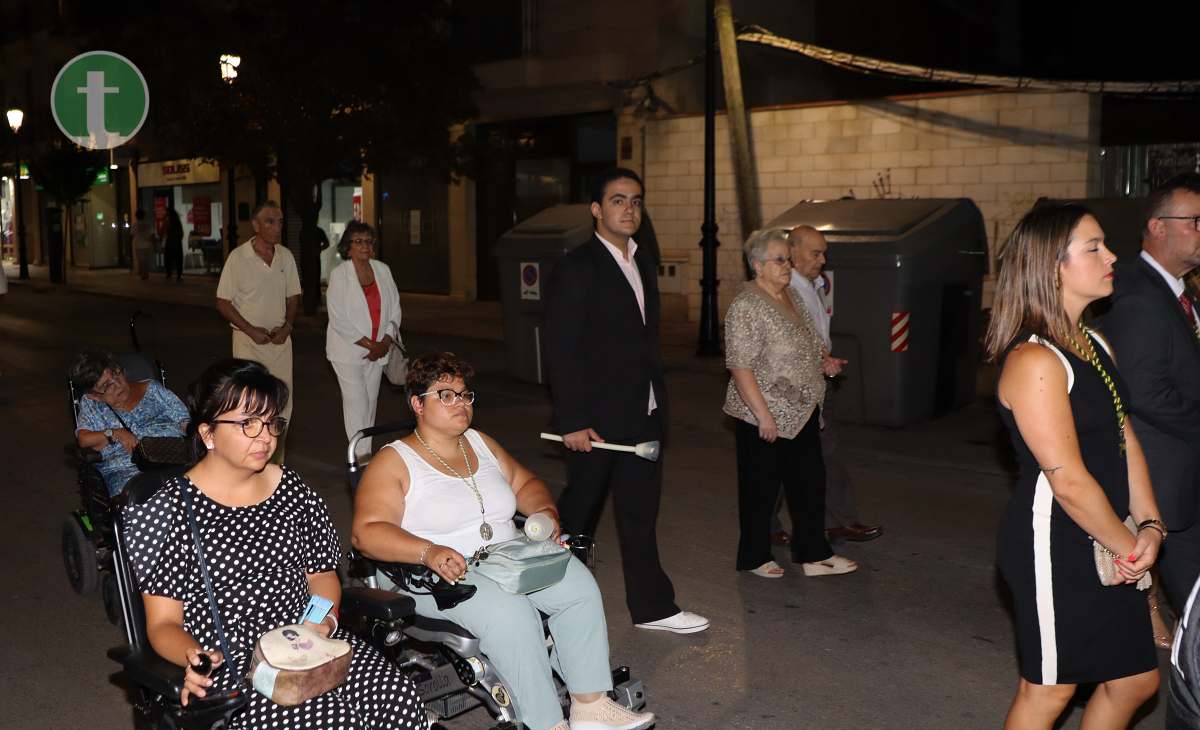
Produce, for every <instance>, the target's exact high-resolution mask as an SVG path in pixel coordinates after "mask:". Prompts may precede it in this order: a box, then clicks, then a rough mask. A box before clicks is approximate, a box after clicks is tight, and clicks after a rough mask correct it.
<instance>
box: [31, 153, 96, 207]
mask: <svg viewBox="0 0 1200 730" xmlns="http://www.w3.org/2000/svg"><path fill="white" fill-rule="evenodd" d="M106 164H107V163H106V161H105V159H104V158H103V157H102V156H101V154H100V153H98V152H94V151H91V150H85V149H84V148H82V147H78V146H76V145H74V144H71V143H70V142H67V141H66V140H61V141H59V140H56V141H55V143H54V144H52V145H50V146H48V147H45V148H43V149H42V150H40V151H39V152H38V153H36V154H35V156H34V157H33V160H32V161H31V162H30V163H29V172H30V175H31V176H32V177H33V179H34V181H35V182H36V183H37V184H38V185H40V186H41V188H42V189H43V190H45V191H46V192H47V193H49V194H50V196H51V197H52V198H54V200H56V201H57V202H58V203H59V204H60V205H72V204H74V203H76V202H78V201H80V200H82V199H83V198H84V196H86V195H87V194H88V192H90V191H91V189H92V183H93V182H95V180H96V173H97V172H99V171H100V170H101V169H102V168H103V167H104V166H105V165H106Z"/></svg>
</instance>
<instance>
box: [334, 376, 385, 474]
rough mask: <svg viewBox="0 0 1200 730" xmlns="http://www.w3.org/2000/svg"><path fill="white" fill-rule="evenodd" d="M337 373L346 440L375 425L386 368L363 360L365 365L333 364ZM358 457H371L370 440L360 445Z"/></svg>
mask: <svg viewBox="0 0 1200 730" xmlns="http://www.w3.org/2000/svg"><path fill="white" fill-rule="evenodd" d="M329 364H330V365H332V366H333V372H335V373H337V379H338V387H339V388H341V390H342V420H343V421H345V424H346V439H347V440H349V439H350V437H351V436H353V435H354V434H356V433H358V432H359V431H361V430H362V429H364V428H367V427H369V426H374V425H375V407H376V405H378V403H379V379H380V378H381V377H383V364H382V363H380V362H370V361H367V360H363V361H362V364H361V365H360V364H357V363H348V362H332V361H331V362H330V363H329ZM357 453H358V455H359V456H360V457H361V456H368V455H370V453H371V439H369V438H367V439H363V440H362V441H359V442H358V449H357Z"/></svg>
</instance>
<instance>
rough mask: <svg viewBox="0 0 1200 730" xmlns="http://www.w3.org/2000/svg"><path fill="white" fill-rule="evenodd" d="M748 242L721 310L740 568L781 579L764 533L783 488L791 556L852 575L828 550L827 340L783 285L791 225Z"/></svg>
mask: <svg viewBox="0 0 1200 730" xmlns="http://www.w3.org/2000/svg"><path fill="white" fill-rule="evenodd" d="M744 249H745V254H746V262H747V263H748V264H749V265H750V268H751V269H752V270H753V273H754V278H753V279H752V280H751V281H748V282H746V284H745V288H744V289H743V290H742V291H741V293H739V294H738V295H737V297H736V298H735V299H734V300H733V303H732V304H730V305H729V310H728V312H726V314H725V364H726V367H728V368H729V372H730V374H731V375H732V377H731V378H730V380H729V388H728V390H727V391H726V394H725V409H724V410H725V413H727V414H729V415H730V416H733V417H734V418H735V419H736V421H737V422H736V431H735V436H736V443H737V468H738V517H739V520H740V522H741V537H740V539H739V540H738V554H737V569H738V570H746V571H750V572H751V573H753V574H754V575H758V576H761V577H763V578H779V577H782V576H783V573H784V571H783V568H782V567H780V566H779V564H778V563H776V562H775V561H774V560H773V559H772V557H771V538H770V529H771V514H772V512H773V511H774V509H775V502H776V498H777V497H778V495H779V489H780V486H782V487H783V490H784V493H785V494H786V495H787V503H788V511H789V514H790V515H791V520H792V541H791V546H792V562H794V563H800V564H801V567H802V569H803V571H804V574H805V575H806V576H810V577H813V576H821V575H837V574H840V573H849V572H851V571H854V570H856V569H857V568H858V565H857V564H856V563H855V562H854V561H853V560H849V559H848V558H845V557H842V556H841V555H834V553H833V550H832V549H831V548H830V547H829V543H828V542H827V541H826V540H825V530H824V519H825V463H824V461H823V460H822V458H821V442H820V428H821V426H820V420H821V407H820V404H821V401H822V400H823V399H824V397H825V373H824V372H823V371H822V362H823V357H822V355H823V354H824V342H823V341H822V339H821V335H820V333H818V332H817V329H816V327H815V326H814V325H813V322H812V320H811V319H810V318H809V316H808V311H807V310H806V309H805V307H804V304H803V302H801V301H800V298H799V296H798V295H797V294H796V293H795V292H794V291H793V290H792V289H791V288H790V287H789V286H788V283H789V282H790V281H791V274H792V259H791V249H790V247H789V244H788V238H787V231H785V230H783V229H769V230H763V231H757V232H755V233H754V234H753V235H751V236H750V238H749V240H747V241H746V245H745V247H744Z"/></svg>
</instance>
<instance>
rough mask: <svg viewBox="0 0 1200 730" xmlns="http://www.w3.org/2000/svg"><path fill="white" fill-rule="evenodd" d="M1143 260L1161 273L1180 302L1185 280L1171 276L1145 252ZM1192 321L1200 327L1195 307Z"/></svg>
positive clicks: (1198, 314) (1199, 315)
mask: <svg viewBox="0 0 1200 730" xmlns="http://www.w3.org/2000/svg"><path fill="white" fill-rule="evenodd" d="M1142 260H1143V261H1145V262H1146V263H1148V264H1150V266H1151V267H1152V268H1153V269H1154V270H1155V271H1157V272H1158V273H1159V276H1161V277H1162V278H1163V281H1165V282H1167V286H1169V287H1171V293H1172V294H1174V295H1175V299H1176V300H1178V299H1179V297H1180V296H1182V295H1183V292H1184V290H1185V289H1186V288H1187V287H1186V286H1185V285H1184V283H1183V279H1180V278H1179V277H1177V276H1174V275H1173V274H1171V272H1169V271H1167V270H1166V269H1164V268H1163V267H1162V264H1160V263H1158V261H1157V260H1156V259H1155V258H1154V257H1153V256H1151V255H1150V254H1148V253H1146V252H1145V251H1142ZM1179 306H1180V307H1181V308H1182V307H1183V305H1182V304H1180V305H1179ZM1192 319H1193V320H1194V322H1193V324H1194V326H1196V327H1200V312H1197V311H1196V307H1195V306H1193V307H1192Z"/></svg>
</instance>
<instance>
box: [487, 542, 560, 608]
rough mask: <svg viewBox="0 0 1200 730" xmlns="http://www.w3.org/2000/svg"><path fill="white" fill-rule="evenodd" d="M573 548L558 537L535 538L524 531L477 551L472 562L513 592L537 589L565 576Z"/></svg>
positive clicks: (527, 591) (528, 591)
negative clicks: (522, 533)
mask: <svg viewBox="0 0 1200 730" xmlns="http://www.w3.org/2000/svg"><path fill="white" fill-rule="evenodd" d="M570 560H571V551H570V549H568V548H565V547H563V546H562V545H559V544H558V543H557V542H556V541H554V540H542V541H540V542H534V541H532V540H530V539H529V538H527V537H525V536H524V535H522V536H521V537H517V538H513V539H512V540H505V541H504V542H498V543H496V544H494V545H484V546H483V547H481V548H479V549H478V550H476V551H475V554H474V555H472V556H471V558H470V560H468V561H467V562H468V564H469V565H471V566H472V568H473V569H474V570H475V571H477V572H478V573H479V574H480V575H482V576H483V577H485V578H487V579H488V580H492V581H495V583H496V584H497V585H499V586H500V587H501V588H503V589H504V590H506V591H508V592H509V593H519V594H524V593H533V592H534V591H540V590H542V589H543V588H548V587H550V586H552V585H554V584H555V583H557V582H559V581H560V580H562V579H563V576H564V575H565V574H566V572H567V563H568V562H569V561H570Z"/></svg>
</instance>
